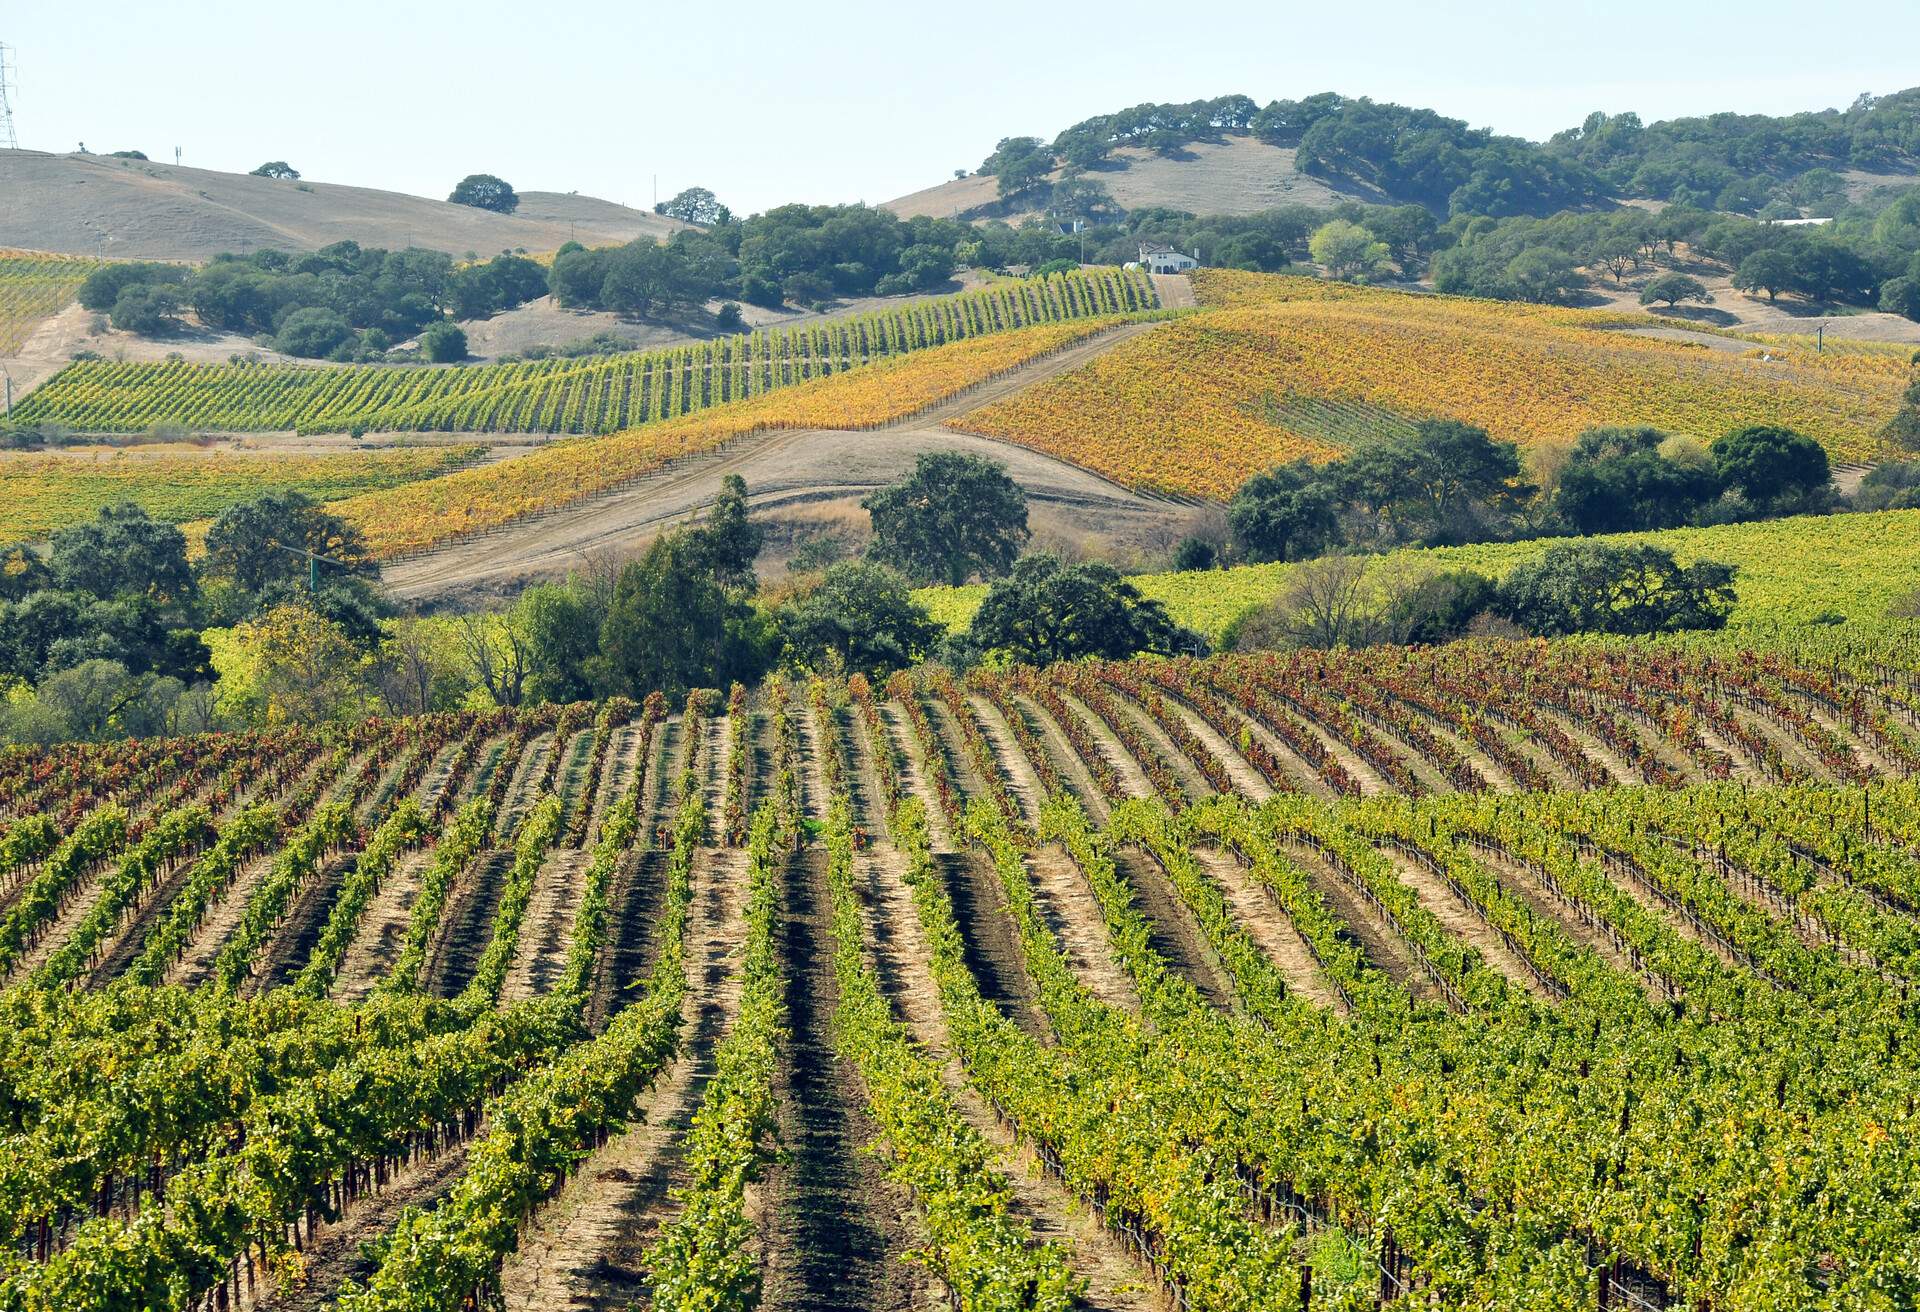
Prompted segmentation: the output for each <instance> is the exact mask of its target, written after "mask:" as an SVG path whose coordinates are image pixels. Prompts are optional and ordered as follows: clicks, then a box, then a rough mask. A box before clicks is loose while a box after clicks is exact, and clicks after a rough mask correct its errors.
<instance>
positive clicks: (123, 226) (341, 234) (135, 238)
mask: <svg viewBox="0 0 1920 1312" xmlns="http://www.w3.org/2000/svg"><path fill="white" fill-rule="evenodd" d="M451 181H452V180H451V179H450V180H449V185H451ZM680 226H681V225H679V224H677V223H675V222H674V221H673V220H671V219H663V218H661V217H659V216H658V215H655V214H650V213H646V212H644V211H641V210H633V209H628V208H626V207H625V206H622V205H615V204H613V203H611V202H609V201H603V200H596V199H594V198H592V197H588V196H569V195H561V194H557V193H553V192H537V191H536V192H523V193H521V197H520V208H519V210H518V211H517V212H516V213H514V214H511V215H503V214H493V213H490V212H488V211H486V210H478V209H474V208H472V207H470V206H465V205H450V204H448V203H447V202H445V201H441V200H429V199H426V198H424V197H420V196H407V195H402V194H400V193H398V192H391V191H379V190H376V189H374V188H372V187H351V186H342V185H338V184H335V183H328V182H307V181H301V182H284V181H276V180H274V179H272V178H256V177H253V176H251V175H248V174H239V173H221V172H216V171H214V170H212V169H196V168H184V167H176V166H175V165H172V164H162V163H158V162H148V161H143V160H126V159H113V158H109V157H104V156H99V155H49V154H44V153H42V152H39V151H31V150H10V151H4V152H0V247H5V246H17V247H22V248H25V249H28V250H40V251H55V252H61V253H66V254H74V255H88V256H94V257H102V258H107V259H119V260H136V259H137V260H188V261H198V260H207V259H211V258H212V257H213V256H215V255H219V254H221V253H222V252H228V251H231V252H236V253H245V252H247V251H253V250H260V249H262V248H274V249H281V250H316V249H318V248H319V247H322V246H326V245H329V244H331V243H333V242H336V241H357V242H359V243H360V244H361V245H363V246H371V247H384V248H388V249H399V248H402V247H406V246H420V247H425V248H427V249H429V250H440V251H446V252H448V253H449V254H453V255H463V254H465V253H466V252H468V251H475V252H477V253H479V254H481V255H492V254H496V253H498V252H500V251H503V250H515V249H525V250H529V251H536V252H537V251H551V250H553V249H555V248H556V247H558V246H559V245H560V244H561V243H563V242H565V241H567V240H569V239H576V240H579V241H582V242H586V243H588V244H591V245H613V244H617V243H620V242H626V241H631V240H632V239H633V238H635V237H638V236H642V235H651V236H662V235H665V234H666V233H669V232H672V231H673V230H674V229H675V228H678V227H680Z"/></svg>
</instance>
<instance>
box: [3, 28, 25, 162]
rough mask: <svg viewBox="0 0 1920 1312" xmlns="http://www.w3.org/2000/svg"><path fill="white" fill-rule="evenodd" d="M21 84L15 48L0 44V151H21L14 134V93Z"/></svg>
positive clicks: (18, 139)
mask: <svg viewBox="0 0 1920 1312" xmlns="http://www.w3.org/2000/svg"><path fill="white" fill-rule="evenodd" d="M19 84H20V66H19V65H18V64H16V63H14V59H13V47H12V46H10V45H7V44H5V43H4V42H0V150H18V149H20V138H19V137H16V136H15V135H14V134H13V93H14V91H15V89H16V88H17V87H18V86H19Z"/></svg>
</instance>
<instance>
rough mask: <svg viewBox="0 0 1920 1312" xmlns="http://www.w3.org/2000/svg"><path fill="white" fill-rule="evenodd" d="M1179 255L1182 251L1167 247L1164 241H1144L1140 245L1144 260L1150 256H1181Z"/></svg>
mask: <svg viewBox="0 0 1920 1312" xmlns="http://www.w3.org/2000/svg"><path fill="white" fill-rule="evenodd" d="M1179 254H1181V252H1180V251H1177V250H1175V249H1174V248H1173V247H1171V246H1169V245H1167V244H1166V243H1165V242H1163V241H1143V242H1141V243H1140V255H1141V257H1142V258H1145V257H1146V256H1149V255H1179Z"/></svg>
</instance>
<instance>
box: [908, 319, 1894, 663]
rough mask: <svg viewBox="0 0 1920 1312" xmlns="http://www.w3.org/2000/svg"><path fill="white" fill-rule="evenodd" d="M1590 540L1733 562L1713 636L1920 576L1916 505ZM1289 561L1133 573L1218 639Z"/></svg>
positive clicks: (1837, 614)
mask: <svg viewBox="0 0 1920 1312" xmlns="http://www.w3.org/2000/svg"><path fill="white" fill-rule="evenodd" d="M1163 331H1164V330H1163ZM1564 541H1565V539H1564V538H1535V539H1528V540H1524V541H1519V542H1482V543H1474V544H1471V545H1468V546H1463V547H1433V548H1409V549H1406V550H1402V551H1397V552H1393V553H1391V554H1389V555H1386V556H1382V557H1379V558H1378V562H1377V564H1376V568H1381V567H1384V568H1385V569H1387V570H1399V569H1409V570H1413V571H1415V572H1423V571H1425V570H1427V569H1433V570H1445V569H1473V570H1479V571H1481V572H1483V573H1486V574H1488V575H1492V576H1495V577H1499V576H1503V575H1505V574H1506V573H1507V571H1508V570H1510V569H1512V568H1513V567H1514V566H1515V565H1518V564H1519V563H1520V562H1521V561H1524V560H1527V559H1529V558H1531V557H1533V556H1537V555H1538V554H1539V553H1541V552H1543V551H1545V550H1547V549H1548V548H1549V547H1552V546H1554V545H1556V544H1557V543H1562V542H1564ZM1593 541H1597V542H1609V543H1618V544H1626V543H1651V544H1652V545H1655V546H1659V547H1664V548H1665V549H1667V550H1668V551H1671V552H1673V553H1674V554H1675V556H1677V557H1678V558H1680V559H1682V560H1696V559H1700V558H1702V557H1704V558H1707V559H1711V560H1718V561H1725V562H1727V563H1729V564H1732V565H1736V566H1738V567H1739V574H1738V575H1737V576H1736V579H1735V586H1736V588H1737V590H1738V594H1739V600H1738V602H1737V603H1736V605H1735V606H1734V610H1733V614H1732V615H1731V617H1729V619H1728V621H1727V629H1726V631H1725V632H1724V634H1720V633H1712V634H1707V635H1705V640H1706V641H1711V642H1716V643H1717V642H1724V641H1731V642H1734V643H1742V644H1752V643H1756V642H1761V641H1767V640H1770V639H1771V638H1772V637H1774V636H1776V635H1779V636H1783V637H1785V638H1787V639H1789V640H1790V641H1791V642H1794V643H1805V642H1807V641H1809V640H1811V639H1812V638H1813V637H1815V636H1817V635H1818V633H1819V632H1820V631H1821V630H1822V629H1824V628H1828V627H1831V626H1835V625H1840V626H1842V627H1840V628H1838V629H1836V630H1835V631H1836V632H1838V633H1842V634H1844V633H1846V632H1848V631H1849V630H1851V631H1855V632H1857V631H1859V630H1861V629H1867V630H1873V629H1877V628H1880V627H1882V626H1884V625H1885V624H1886V622H1887V620H1888V615H1889V611H1890V609H1891V608H1892V607H1893V606H1895V605H1896V604H1897V603H1899V602H1901V601H1903V600H1904V599H1906V598H1908V597H1910V596H1912V595H1913V593H1914V590H1915V588H1916V586H1920V510H1891V511H1872V512H1865V513H1860V514H1847V515H1802V516H1795V517H1793V518H1789V519H1774V520H1761V521H1755V522H1751V523H1744V524H1719V525H1714V526H1712V527H1710V528H1679V529H1662V530H1658V531H1654V532H1646V533H1622V534H1615V535H1603V536H1600V537H1596V538H1594V539H1593ZM1863 562H1864V564H1863ZM1298 568H1299V566H1298V565H1295V564H1273V565H1241V566H1237V567H1235V568H1233V569H1222V570H1201V571H1197V572H1188V573H1173V574H1142V575H1135V576H1134V577H1133V579H1132V582H1133V583H1134V584H1135V586H1137V587H1138V588H1139V589H1140V591H1141V593H1142V594H1143V595H1145V596H1148V597H1151V598H1153V599H1154V600H1156V601H1159V602H1161V603H1163V604H1164V605H1165V606H1166V607H1167V610H1168V612H1169V613H1170V614H1171V615H1172V616H1173V618H1174V619H1176V620H1178V621H1179V622H1180V623H1181V624H1184V625H1186V626H1188V627H1189V628H1193V629H1196V630H1198V631H1200V632H1201V633H1204V634H1207V635H1208V636H1209V637H1212V638H1215V639H1217V638H1219V637H1220V635H1221V634H1222V633H1223V632H1224V631H1225V630H1226V628H1227V627H1228V626H1229V625H1230V624H1232V623H1233V621H1234V620H1236V619H1238V618H1240V617H1241V616H1242V615H1243V614H1245V613H1246V612H1247V611H1248V610H1249V609H1251V608H1254V607H1258V606H1261V605H1264V604H1266V603H1268V602H1270V601H1272V600H1273V598H1274V597H1275V596H1276V595H1278V594H1279V593H1280V591H1281V590H1282V589H1283V588H1284V587H1285V586H1286V584H1287V580H1288V579H1289V578H1290V577H1292V576H1293V574H1294V572H1295V571H1296V570H1297V569H1298ZM986 592H987V590H986V587H985V586H984V585H980V584H974V585H970V586H967V587H961V588H927V589H924V590H923V591H921V592H920V593H918V594H917V595H918V597H919V599H920V600H921V601H922V602H923V603H925V604H926V605H927V607H928V609H930V610H931V611H932V612H933V615H934V618H935V619H937V620H939V621H941V622H942V623H944V624H946V625H948V626H950V627H952V628H965V627H966V625H967V624H968V623H969V622H970V621H971V620H972V619H973V614H974V612H975V611H976V610H978V609H979V607H980V602H981V600H982V599H983V598H984V597H985V596H986ZM1809 626H1813V627H1812V628H1809ZM1901 627H1905V625H1904V623H1903V624H1902V625H1901Z"/></svg>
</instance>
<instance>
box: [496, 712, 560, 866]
mask: <svg viewBox="0 0 1920 1312" xmlns="http://www.w3.org/2000/svg"><path fill="white" fill-rule="evenodd" d="M552 755H553V730H551V729H549V730H547V731H546V732H544V733H539V734H535V735H534V736H533V737H532V738H530V739H528V740H527V745H526V749H525V750H524V751H522V752H521V753H520V759H519V760H517V761H502V762H500V764H499V766H498V767H497V768H499V769H502V770H506V769H511V770H512V771H513V774H512V775H511V776H509V778H508V782H507V791H506V795H505V796H504V797H502V798H501V800H500V813H499V814H498V815H496V816H495V817H494V818H493V836H494V838H495V839H496V840H498V841H499V842H502V843H511V842H512V841H513V835H514V833H515V832H516V831H517V830H518V829H519V828H520V822H521V821H522V820H524V819H526V817H527V812H528V811H531V810H532V809H533V806H534V803H535V802H537V801H538V800H539V799H538V798H537V797H536V796H535V792H536V791H537V787H538V785H539V782H540V780H541V778H542V777H543V776H544V775H545V774H546V769H547V758H548V757H550V756H552Z"/></svg>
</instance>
